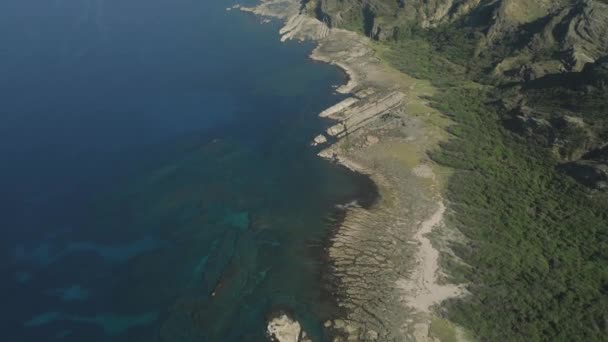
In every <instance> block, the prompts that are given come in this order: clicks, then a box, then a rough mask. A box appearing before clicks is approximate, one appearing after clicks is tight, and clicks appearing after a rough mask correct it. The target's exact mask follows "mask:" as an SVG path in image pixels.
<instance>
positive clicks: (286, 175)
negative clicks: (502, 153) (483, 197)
mask: <svg viewBox="0 0 608 342" xmlns="http://www.w3.org/2000/svg"><path fill="white" fill-rule="evenodd" d="M251 2H252V1H250V3H251ZM232 4H233V2H231V1H224V0H215V1H191V0H173V1H169V0H148V1H143V0H122V1H119V0H78V1H77V0H57V1H39V0H19V1H17V0H7V1H3V2H2V4H0V19H2V20H0V43H2V44H0V46H1V48H0V49H1V50H0V59H1V63H0V73H1V74H2V75H3V78H2V79H1V80H0V91H1V92H2V94H3V109H2V113H1V115H0V165H2V166H1V168H0V187H1V188H2V189H3V191H2V192H1V193H0V223H1V227H2V235H3V236H2V239H1V242H0V244H1V247H2V249H1V250H2V259H1V260H0V273H1V276H2V279H3V281H2V282H1V288H0V295H1V296H2V302H3V307H2V309H0V326H1V327H2V332H3V334H4V336H5V337H3V340H6V341H54V340H57V341H262V340H264V328H265V323H264V322H265V319H266V317H267V316H268V315H269V314H271V313H272V312H273V311H275V310H279V309H282V310H288V311H290V312H292V313H293V314H294V315H296V316H297V317H298V318H299V319H300V320H301V321H302V322H303V323H304V325H305V327H306V329H307V330H308V331H309V332H310V333H311V334H312V335H313V336H315V337H317V338H318V339H322V338H323V336H322V333H321V324H322V322H323V320H324V319H326V318H328V317H329V316H330V315H332V314H335V313H336V308H335V305H334V304H335V303H333V300H332V299H331V294H330V293H329V292H328V291H325V290H324V289H325V288H326V287H325V286H323V283H324V282H325V281H324V280H323V257H324V251H323V246H324V243H325V241H326V239H327V237H328V234H329V233H330V230H331V226H332V220H331V218H332V217H334V216H335V213H336V212H335V205H336V204H339V203H344V202H348V201H351V200H353V199H354V198H359V199H362V200H364V201H371V200H372V199H373V196H374V189H373V186H372V185H371V184H370V182H369V180H367V179H366V178H364V177H362V176H358V175H355V174H352V173H349V172H347V171H345V170H344V169H342V168H339V167H337V166H335V165H331V164H329V163H327V162H325V161H322V160H320V159H318V158H317V157H316V156H315V153H316V151H315V150H314V149H312V148H310V147H309V146H308V143H309V141H310V140H311V138H312V137H314V135H316V133H317V132H319V131H320V130H322V129H323V127H325V125H327V123H326V122H322V121H321V120H320V119H318V118H317V117H316V113H318V112H319V111H321V110H322V109H323V108H325V107H327V106H329V105H331V104H333V103H335V102H337V101H338V100H339V99H340V97H339V96H338V95H336V94H334V93H333V87H334V86H335V85H337V84H341V83H343V82H344V76H343V74H342V73H341V72H340V71H339V70H337V69H335V68H334V67H331V66H328V65H324V64H317V63H313V62H311V61H309V60H308V59H307V55H308V53H309V52H310V49H311V48H312V46H311V45H308V44H299V43H295V42H290V43H287V44H281V43H280V42H279V41H278V36H277V34H276V32H277V30H278V27H279V26H278V23H271V24H265V25H262V24H260V19H259V18H255V17H253V16H250V15H248V14H244V13H240V12H236V11H231V12H226V11H225V8H226V7H228V6H231V5H232Z"/></svg>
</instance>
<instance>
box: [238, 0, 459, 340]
mask: <svg viewBox="0 0 608 342" xmlns="http://www.w3.org/2000/svg"><path fill="white" fill-rule="evenodd" d="M300 7H301V6H300V2H299V1H298V0H262V1H261V3H260V4H259V5H258V6H257V7H253V8H247V7H239V8H240V9H241V10H243V11H246V12H252V13H254V14H256V15H260V16H262V17H272V18H278V19H280V20H282V21H284V23H285V26H284V27H283V28H282V29H281V30H280V32H279V33H280V34H281V40H282V41H285V40H288V39H297V40H312V41H314V42H316V44H317V47H316V48H315V49H314V51H313V52H312V54H311V58H312V59H313V60H315V61H321V62H325V63H330V64H334V65H336V66H338V67H340V68H341V69H342V70H344V72H345V73H346V74H347V75H348V82H347V83H346V84H344V85H341V86H340V87H338V88H337V91H338V92H339V93H342V94H346V95H348V97H347V98H346V99H345V100H343V101H342V102H340V103H338V104H336V105H334V106H332V107H330V108H328V109H326V110H325V111H323V112H322V113H320V116H321V117H324V118H327V119H330V120H332V121H333V122H334V124H333V125H331V126H330V127H329V128H328V129H327V130H326V131H325V132H319V135H317V136H316V137H311V145H313V146H317V147H318V148H320V149H321V150H320V152H319V153H318V155H319V156H320V157H322V158H325V159H328V160H330V161H333V162H336V163H339V164H341V165H343V166H345V167H347V168H349V169H350V170H353V171H355V172H359V173H362V174H365V175H367V176H369V177H370V178H371V179H372V181H373V182H374V183H375V184H376V185H377V188H378V192H379V199H378V200H377V201H376V202H375V203H374V204H373V205H371V206H370V207H362V206H359V205H356V204H355V205H349V206H345V207H344V208H343V210H344V217H343V220H342V221H341V222H340V224H339V227H338V228H337V229H336V231H335V234H334V235H333V237H332V238H331V241H330V245H329V247H328V250H327V253H328V257H329V262H330V271H331V273H332V274H331V278H332V279H334V280H335V282H336V287H337V288H336V290H337V293H338V298H337V300H338V305H339V306H340V307H341V308H342V309H344V312H345V313H346V314H345V316H344V317H336V318H335V319H333V320H330V321H327V322H325V328H326V329H327V330H328V332H329V335H330V336H333V340H334V341H347V340H348V341H433V340H434V336H433V331H432V330H433V329H432V325H433V324H434V322H437V321H442V320H441V318H440V317H439V316H438V315H437V310H436V308H437V306H438V305H439V304H440V303H441V302H442V301H443V300H445V299H448V298H452V297H455V296H460V295H464V289H463V287H461V286H455V285H451V284H449V283H447V282H446V277H445V276H444V275H443V274H442V273H441V269H440V262H439V258H440V252H439V249H442V248H441V247H442V246H443V245H445V244H446V241H447V239H448V238H450V239H452V238H457V237H455V236H454V234H455V233H454V232H449V231H447V228H446V227H445V225H444V222H443V215H444V212H445V211H446V207H445V205H444V201H443V199H442V196H441V193H442V187H443V186H444V180H445V175H446V174H447V173H448V172H449V171H448V170H445V169H442V168H440V167H439V166H438V165H436V164H434V163H433V162H432V161H430V159H429V158H428V157H427V152H428V151H430V150H433V149H435V148H437V147H438V144H439V143H440V142H441V141H442V140H443V139H445V133H444V132H445V127H446V126H447V125H448V124H449V120H448V119H447V118H445V117H444V116H442V115H441V114H440V113H439V112H437V111H436V110H435V109H433V108H432V107H431V106H430V104H429V103H428V102H427V101H426V100H425V99H426V98H428V97H429V96H431V95H432V94H433V91H434V89H433V88H432V86H431V85H430V84H428V83H427V82H425V81H422V80H418V79H414V78H412V77H409V76H408V75H405V74H402V73H400V72H398V71H397V70H395V69H392V68H391V67H389V66H388V65H387V64H386V63H383V62H382V61H381V60H380V59H379V58H378V57H377V53H376V51H375V48H376V47H375V46H374V45H373V43H372V42H371V41H370V40H369V39H367V38H365V37H363V36H362V35H359V34H357V33H354V32H350V31H346V30H341V29H329V28H328V27H327V26H326V25H325V24H323V23H322V22H320V21H318V20H316V19H314V18H311V17H309V16H307V15H306V14H304V13H302V12H301V8H300ZM430 236H432V238H431V237H430ZM442 252H443V249H442ZM274 323H277V322H274ZM274 323H273V322H270V323H269V324H273V325H272V327H273V328H272V329H274V330H273V336H274V337H273V338H275V340H277V341H288V340H289V341H291V340H293V339H291V338H287V339H280V338H277V336H279V335H281V332H280V331H278V332H277V330H276V329H277V327H281V326H289V327H293V326H295V325H294V324H292V323H289V322H287V323H289V324H287V323H286V321H285V320H284V319H283V318H282V317H281V322H279V323H277V324H274ZM283 323H285V324H283ZM296 323H297V322H296ZM443 323H445V324H451V323H449V322H443ZM269 329H270V325H269ZM453 329H454V331H458V328H457V327H453ZM269 331H270V330H269ZM299 340H301V339H295V340H294V341H299Z"/></svg>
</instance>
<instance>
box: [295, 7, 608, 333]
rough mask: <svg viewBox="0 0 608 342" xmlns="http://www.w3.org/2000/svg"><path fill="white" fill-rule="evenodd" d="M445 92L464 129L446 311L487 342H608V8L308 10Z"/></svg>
mask: <svg viewBox="0 0 608 342" xmlns="http://www.w3.org/2000/svg"><path fill="white" fill-rule="evenodd" d="M302 10H303V11H305V12H307V13H308V14H309V15H311V16H314V17H316V18H317V19H319V20H321V21H323V22H325V23H326V24H327V25H329V26H331V27H337V28H345V29H348V30H353V31H357V32H360V33H362V34H364V35H366V36H368V37H370V38H371V39H373V40H375V41H376V44H377V46H378V55H379V57H380V58H381V59H382V60H384V61H385V62H388V63H389V64H391V65H392V66H393V67H395V68H397V69H399V70H401V71H403V72H405V73H407V74H409V75H412V76H414V77H417V78H420V79H426V80H431V81H432V82H433V84H434V85H435V86H437V87H438V88H439V89H440V90H441V93H440V94H438V95H437V96H435V97H434V98H433V99H432V100H433V103H434V105H435V107H436V108H437V109H439V110H440V111H442V112H443V113H444V114H445V115H446V116H448V117H450V119H452V121H453V122H454V123H455V124H454V125H453V126H451V127H450V128H449V133H450V135H451V139H450V141H449V142H447V143H445V144H444V145H443V147H442V149H441V150H439V151H429V155H430V157H431V158H432V159H433V160H434V161H436V162H438V163H440V164H442V165H446V166H449V167H451V168H452V169H453V170H454V173H453V175H452V176H451V177H450V179H449V182H448V188H447V198H448V200H449V209H450V214H449V220H450V224H451V226H452V227H453V228H456V229H458V231H460V232H461V233H462V234H463V236H465V237H466V241H452V242H450V243H449V246H450V248H449V250H450V251H449V252H446V253H443V255H442V258H443V265H444V266H445V267H446V268H447V269H448V270H449V273H450V278H451V280H452V281H455V282H460V283H463V284H467V290H468V291H469V292H470V296H467V297H464V298H460V299H456V300H451V301H449V302H448V303H444V305H443V306H442V308H441V309H440V310H439V312H440V314H441V315H442V316H444V317H446V318H448V319H450V320H451V321H453V322H456V323H458V324H459V325H461V326H463V327H465V328H467V329H468V330H470V331H472V332H473V333H474V335H475V336H476V337H477V338H478V339H479V340H482V341H520V340H525V341H574V340H584V341H602V340H604V339H605V336H607V335H608V326H607V323H606V322H608V191H606V190H608V1H606V0H595V1H594V0H540V1H527V0H405V1H401V0H367V1H366V0H303V1H302Z"/></svg>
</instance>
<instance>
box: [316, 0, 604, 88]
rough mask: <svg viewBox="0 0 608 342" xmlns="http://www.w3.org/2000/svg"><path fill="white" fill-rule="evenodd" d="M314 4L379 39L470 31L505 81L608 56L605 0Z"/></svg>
mask: <svg viewBox="0 0 608 342" xmlns="http://www.w3.org/2000/svg"><path fill="white" fill-rule="evenodd" d="M306 8H308V9H309V12H310V13H311V14H313V15H315V16H316V17H317V18H318V19H319V20H322V21H324V22H326V23H327V24H328V25H330V26H332V27H345V28H350V29H357V30H360V31H362V32H364V33H365V34H366V35H367V36H369V37H371V38H373V39H377V40H390V39H394V38H395V37H397V36H398V35H399V34H401V33H403V32H405V31H407V30H409V28H411V27H415V26H418V27H421V28H423V29H428V28H434V27H438V26H441V25H444V26H445V25H453V26H455V27H456V28H459V29H461V30H464V29H466V30H470V31H471V34H473V35H474V36H475V38H474V39H475V44H476V47H477V48H476V49H477V56H478V57H480V59H479V60H480V62H481V61H484V62H485V61H486V60H487V56H484V54H485V52H486V51H488V49H492V48H493V47H494V48H495V49H493V50H492V53H493V54H496V56H492V58H491V59H492V60H491V64H492V65H491V67H494V70H495V72H494V74H495V76H498V77H502V78H509V79H519V78H522V77H530V75H532V77H540V76H542V75H545V74H551V73H558V72H561V71H563V70H569V71H580V70H582V68H583V67H584V66H585V64H586V63H590V62H593V61H595V60H597V59H598V58H600V57H602V56H605V55H607V54H608V35H606V32H608V3H606V2H605V1H600V0H537V1H528V0H492V1H481V0H410V1H394V0H369V1H365V2H361V1H358V0H309V1H306ZM506 42H508V45H511V47H510V48H508V49H504V47H505V45H506ZM496 48H498V49H496ZM522 68H523V70H524V72H520V70H522Z"/></svg>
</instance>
